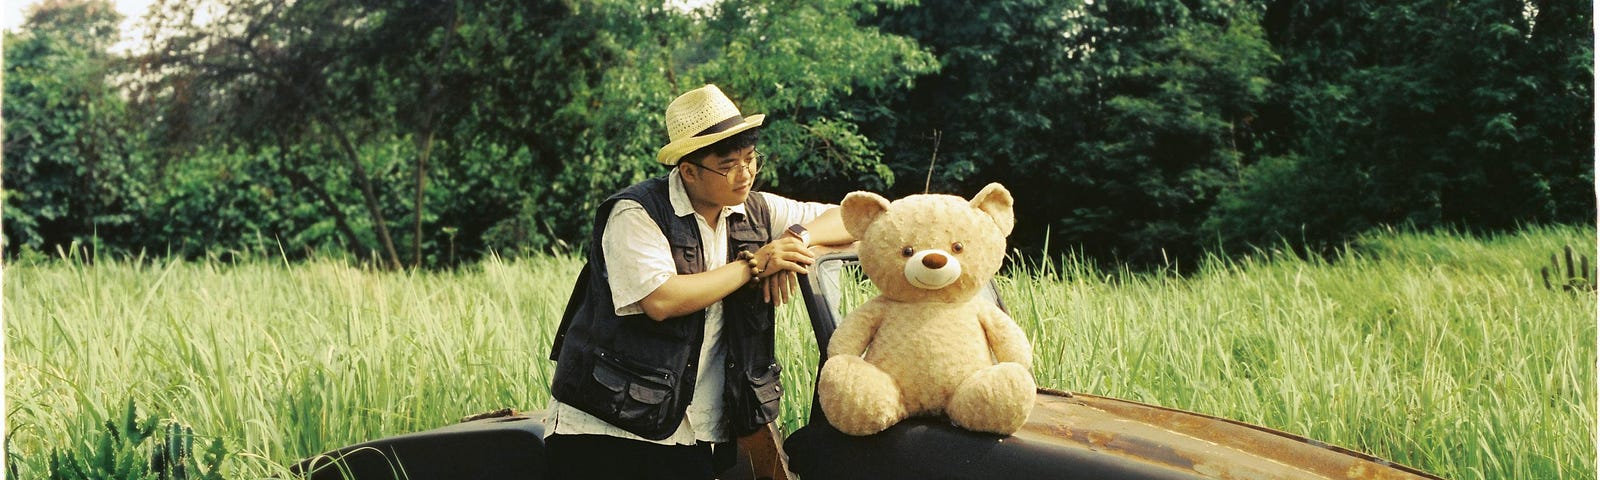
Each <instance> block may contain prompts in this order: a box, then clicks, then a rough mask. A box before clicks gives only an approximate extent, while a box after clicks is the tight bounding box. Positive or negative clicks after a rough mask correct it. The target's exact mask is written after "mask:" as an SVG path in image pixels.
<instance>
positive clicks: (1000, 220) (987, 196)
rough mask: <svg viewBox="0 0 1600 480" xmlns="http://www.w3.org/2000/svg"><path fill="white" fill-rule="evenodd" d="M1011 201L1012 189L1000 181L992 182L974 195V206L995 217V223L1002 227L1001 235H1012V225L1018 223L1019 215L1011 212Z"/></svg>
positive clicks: (990, 216)
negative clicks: (999, 182) (1007, 188)
mask: <svg viewBox="0 0 1600 480" xmlns="http://www.w3.org/2000/svg"><path fill="white" fill-rule="evenodd" d="M1011 202H1012V200H1011V191H1009V190H1006V187H1004V186H1001V185H1000V184H998V183H991V184H989V185H987V186H984V187H983V190H982V191H979V192H978V195H977V196H974V197H972V208H976V209H978V210H979V211H982V212H983V213H985V214H988V215H989V218H992V219H994V224H995V225H997V226H999V227H1000V235H1001V236H1008V235H1011V227H1013V226H1016V224H1017V217H1016V216H1015V215H1014V214H1012V213H1011Z"/></svg>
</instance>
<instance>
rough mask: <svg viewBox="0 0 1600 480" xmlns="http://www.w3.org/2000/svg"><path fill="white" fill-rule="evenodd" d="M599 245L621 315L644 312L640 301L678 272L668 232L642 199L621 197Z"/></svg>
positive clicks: (612, 293)
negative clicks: (662, 231)
mask: <svg viewBox="0 0 1600 480" xmlns="http://www.w3.org/2000/svg"><path fill="white" fill-rule="evenodd" d="M600 248H601V249H603V250H604V253H605V259H606V273H607V277H608V281H609V282H610V285H611V302H612V305H616V314H617V315H618V316H621V315H636V314H640V313H644V307H643V306H642V305H640V303H639V302H640V301H643V300H644V297H646V296H649V295H650V292H654V291H656V289H657V288H660V287H661V285H662V284H664V283H667V279H668V278H671V277H672V274H673V273H675V272H677V267H676V266H675V265H674V264H673V263H672V247H671V246H669V245H668V244H667V236H666V234H663V233H661V227H660V226H658V225H656V222H655V220H651V219H650V214H649V213H646V212H645V211H644V206H642V205H640V204H639V202H635V201H632V200H618V201H617V203H616V204H615V205H614V206H612V207H611V214H610V218H609V219H607V220H606V229H605V232H603V233H601V236H600Z"/></svg>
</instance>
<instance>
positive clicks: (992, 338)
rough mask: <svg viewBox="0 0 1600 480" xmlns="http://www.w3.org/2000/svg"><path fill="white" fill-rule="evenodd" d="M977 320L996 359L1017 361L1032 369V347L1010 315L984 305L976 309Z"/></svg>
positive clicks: (997, 308)
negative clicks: (981, 325)
mask: <svg viewBox="0 0 1600 480" xmlns="http://www.w3.org/2000/svg"><path fill="white" fill-rule="evenodd" d="M978 321H979V322H980V323H982V324H983V333H984V335H986V336H988V338H989V348H990V349H992V350H994V358H995V359H996V360H999V361H1002V362H1015V363H1019V364H1021V365H1022V367H1023V368H1026V369H1028V370H1029V371H1032V370H1033V347H1032V346H1030V345H1029V344H1028V335H1027V334H1025V333H1023V332H1022V327H1019V326H1017V322H1016V321H1013V320H1012V319H1011V316H1010V315H1007V314H1006V312H1005V311H1003V310H1000V308H999V307H996V306H994V305H984V306H983V307H982V308H980V309H979V310H978Z"/></svg>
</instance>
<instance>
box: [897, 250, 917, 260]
mask: <svg viewBox="0 0 1600 480" xmlns="http://www.w3.org/2000/svg"><path fill="white" fill-rule="evenodd" d="M916 254H917V250H916V249H914V248H911V247H906V248H902V249H900V255H902V256H904V257H906V258H911V256H912V255H916Z"/></svg>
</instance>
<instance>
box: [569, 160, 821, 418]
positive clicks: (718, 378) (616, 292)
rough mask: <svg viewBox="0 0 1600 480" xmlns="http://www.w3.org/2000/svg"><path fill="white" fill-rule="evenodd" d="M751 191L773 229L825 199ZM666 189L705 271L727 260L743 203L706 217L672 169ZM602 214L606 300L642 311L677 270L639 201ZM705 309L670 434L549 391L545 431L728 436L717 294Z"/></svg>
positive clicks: (623, 311)
mask: <svg viewBox="0 0 1600 480" xmlns="http://www.w3.org/2000/svg"><path fill="white" fill-rule="evenodd" d="M753 195H764V196H765V199H766V201H767V213H768V215H769V220H768V223H767V225H771V226H773V228H775V229H781V228H783V227H787V226H789V225H794V224H796V223H806V222H809V221H811V220H812V219H814V218H817V216H819V215H822V212H824V211H826V210H828V209H829V208H832V207H833V205H828V204H824V203H814V202H798V201H795V200H790V199H787V198H783V197H780V196H777V195H774V194H770V193H766V192H754V193H753ZM667 196H668V198H669V199H670V200H671V202H672V213H673V215H677V216H679V217H684V216H689V215H694V218H695V220H696V221H695V223H696V224H697V225H698V226H699V227H700V251H701V255H700V258H702V259H704V261H705V267H706V271H710V270H712V269H715V268H717V267H721V266H723V265H724V264H727V258H728V215H729V214H731V213H739V214H743V213H745V211H744V210H745V209H744V205H743V204H739V205H735V206H732V207H723V208H722V210H721V211H720V212H718V214H717V218H715V219H713V220H710V221H708V220H707V219H706V218H705V217H703V216H701V215H700V214H697V213H695V211H694V205H693V204H691V203H690V202H689V194H688V191H687V190H685V189H684V188H683V179H681V178H679V177H678V170H677V169H673V170H672V173H670V174H668V175H667ZM609 215H610V216H609V218H608V219H607V220H606V229H605V232H603V233H602V234H601V237H600V245H601V248H602V249H603V250H604V254H605V260H606V269H607V270H608V271H609V272H608V273H609V274H610V275H609V277H610V282H611V302H612V304H613V305H616V306H617V307H616V314H617V315H619V316H620V315H635V314H640V313H644V307H643V306H641V305H640V302H641V301H643V300H644V297H646V296H648V295H650V293H651V292H654V291H655V290H656V289H657V288H660V287H661V285H662V284H664V283H667V279H668V278H671V277H672V276H673V275H676V274H677V272H678V269H677V266H676V265H675V264H674V263H673V261H672V247H671V246H670V245H668V243H667V237H666V234H664V233H662V232H661V227H660V226H658V225H656V222H655V220H652V219H650V214H649V213H646V212H645V210H644V206H642V205H640V204H639V202H635V201H632V200H620V201H618V202H617V203H616V204H615V205H614V206H613V207H612V208H611V212H610V214H609ZM775 233H776V232H775ZM705 317H706V323H705V340H704V341H703V342H702V343H701V344H700V361H699V362H698V367H697V369H696V372H695V378H696V381H695V388H694V396H693V397H692V398H691V399H690V401H689V411H688V415H686V416H685V417H684V419H683V423H682V424H681V425H679V426H678V430H677V431H675V432H673V434H672V436H669V437H667V438H666V439H663V440H647V439H645V438H642V437H640V436H638V435H634V434H632V433H628V431H626V430H623V429H621V428H618V427H616V426H614V425H611V424H609V423H606V422H605V421H604V420H601V419H599V418H596V417H595V416H593V415H589V414H588V413H585V412H584V411H582V410H579V409H577V407H573V406H571V405H567V404H565V403H561V402H559V401H556V400H554V399H551V400H550V407H549V410H548V411H547V413H546V418H545V425H548V426H549V427H550V429H549V430H547V431H548V432H549V434H563V435H585V434H589V435H609V436H613V437H621V438H627V439H633V440H640V441H646V442H652V443H659V444H664V445H691V444H694V443H695V442H696V441H704V442H726V441H729V440H732V439H731V438H729V435H728V433H727V432H725V431H722V429H721V428H719V426H720V425H719V422H717V419H719V418H722V408H723V406H722V403H723V399H722V388H723V384H724V380H725V379H724V378H723V377H724V375H725V373H724V372H723V370H722V364H723V363H724V358H725V357H726V356H727V347H726V345H725V344H724V342H723V341H722V302H720V301H719V302H716V303H713V304H711V306H709V307H706V315H705Z"/></svg>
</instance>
